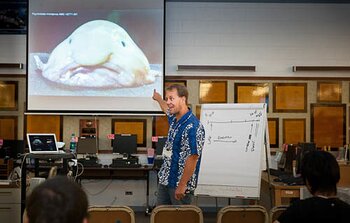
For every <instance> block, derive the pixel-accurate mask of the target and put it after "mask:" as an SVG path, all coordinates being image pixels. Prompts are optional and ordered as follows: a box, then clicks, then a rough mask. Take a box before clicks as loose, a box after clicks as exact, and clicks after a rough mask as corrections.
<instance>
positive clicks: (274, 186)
mask: <svg viewBox="0 0 350 223" xmlns="http://www.w3.org/2000/svg"><path fill="white" fill-rule="evenodd" d="M275 178H276V177H274V176H270V179H271V190H272V191H271V192H272V206H278V205H282V204H285V205H289V200H290V199H291V198H300V188H302V187H304V186H289V185H286V184H284V183H282V182H274V181H273V179H275ZM269 197H270V192H269V182H268V176H267V173H266V172H262V174H261V196H260V198H261V201H262V202H263V203H264V204H265V205H266V206H267V207H270V204H271V202H266V200H268V201H270V198H269ZM266 198H267V199H266ZM286 201H287V202H286ZM265 205H264V206H265ZM270 208H271V207H270Z"/></svg>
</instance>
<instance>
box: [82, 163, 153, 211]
mask: <svg viewBox="0 0 350 223" xmlns="http://www.w3.org/2000/svg"><path fill="white" fill-rule="evenodd" d="M153 170H154V169H153V167H150V166H146V167H139V168H113V167H107V168H102V167H84V172H83V173H82V175H80V176H79V177H78V179H79V180H82V179H135V180H146V185H147V187H146V205H147V208H148V207H149V172H150V171H153Z"/></svg>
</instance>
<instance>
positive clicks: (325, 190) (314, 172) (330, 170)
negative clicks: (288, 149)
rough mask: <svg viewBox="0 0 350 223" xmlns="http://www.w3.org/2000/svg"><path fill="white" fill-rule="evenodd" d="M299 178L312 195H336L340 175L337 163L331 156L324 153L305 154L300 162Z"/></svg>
mask: <svg viewBox="0 0 350 223" xmlns="http://www.w3.org/2000/svg"><path fill="white" fill-rule="evenodd" d="M301 176H302V177H303V180H304V182H305V184H306V185H307V187H308V189H309V191H310V193H311V194H312V195H318V194H322V195H328V196H330V195H333V196H335V195H336V194H337V183H338V182H339V179H340V173H339V165H338V162H337V161H336V159H335V157H334V156H333V155H332V154H330V153H328V152H324V151H312V152H309V153H307V154H306V155H305V156H304V158H303V160H302V164H301Z"/></svg>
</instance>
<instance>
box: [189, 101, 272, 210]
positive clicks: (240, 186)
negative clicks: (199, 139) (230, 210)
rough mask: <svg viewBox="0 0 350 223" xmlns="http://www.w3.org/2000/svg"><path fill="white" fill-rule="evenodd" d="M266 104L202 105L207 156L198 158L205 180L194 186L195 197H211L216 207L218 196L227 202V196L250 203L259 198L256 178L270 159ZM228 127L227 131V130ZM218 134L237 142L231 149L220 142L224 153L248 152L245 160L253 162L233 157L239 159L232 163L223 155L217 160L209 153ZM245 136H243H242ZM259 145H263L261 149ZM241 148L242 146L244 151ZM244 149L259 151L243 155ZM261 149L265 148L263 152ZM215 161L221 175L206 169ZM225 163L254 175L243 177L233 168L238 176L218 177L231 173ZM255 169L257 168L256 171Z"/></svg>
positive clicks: (241, 153)
mask: <svg viewBox="0 0 350 223" xmlns="http://www.w3.org/2000/svg"><path fill="white" fill-rule="evenodd" d="M266 106H267V105H266V104H260V105H257V104H232V105H220V104H219V105H215V106H214V105H205V107H203V109H202V114H201V117H204V119H203V120H202V122H203V123H204V126H205V128H206V129H207V130H208V132H206V137H207V138H206V140H207V141H206V143H208V144H206V145H207V146H208V147H207V148H208V149H209V150H207V151H208V152H207V153H206V154H207V155H208V156H206V157H205V158H206V159H204V158H203V160H202V162H203V161H204V160H206V161H207V162H206V163H205V164H206V168H207V169H205V171H204V173H203V171H202V170H201V172H200V174H201V173H202V176H205V180H202V182H199V185H198V187H197V190H196V191H197V193H196V192H195V194H196V196H197V198H198V197H202V196H203V197H213V198H215V203H216V207H217V206H218V198H219V197H220V198H221V197H223V198H228V205H230V204H231V198H238V199H247V200H252V202H251V203H249V204H253V203H254V204H257V202H258V201H259V200H260V197H261V196H260V194H259V192H260V183H259V184H258V183H257V182H259V181H260V180H261V172H262V170H265V169H266V168H267V171H268V172H269V166H270V165H269V160H270V159H269V156H270V154H269V153H270V152H269V135H268V134H269V133H268V126H267V124H268V123H267V114H266ZM231 111H232V112H231ZM218 114H220V115H218ZM231 117H235V118H231ZM257 121H259V123H258V124H255V123H257ZM236 123H239V124H236ZM237 125H241V126H242V127H243V128H244V129H245V130H244V133H242V131H241V130H240V129H239V128H237V127H235V126H237ZM259 125H260V129H258V128H259ZM218 126H225V127H226V128H218ZM213 129H214V130H213ZM228 129H229V130H230V131H227V130H228ZM254 130H255V131H254ZM207 133H208V136H207ZM241 133H242V134H241ZM220 136H226V137H227V138H229V139H232V141H229V142H233V143H238V144H236V146H235V150H232V149H231V146H227V144H225V145H224V146H225V147H224V148H225V151H227V152H228V154H230V155H231V156H226V157H236V158H237V157H240V156H241V155H242V157H245V158H248V157H249V156H250V157H253V159H250V158H248V160H251V161H253V162H252V164H253V165H247V163H241V160H239V159H238V160H237V161H238V163H241V165H240V166H237V165H236V163H232V162H230V161H229V162H227V161H228V160H227V158H226V159H224V160H225V161H226V162H220V161H219V160H218V158H217V157H218V156H214V155H215V154H213V153H214V152H213V151H214V149H215V147H214V146H217V145H215V139H220V138H219V137H220ZM242 136H243V137H242ZM245 136H246V137H247V138H245ZM247 139H248V140H247ZM246 140H247V141H246ZM218 141H219V142H222V141H220V140H217V142H218ZM221 145H222V144H221ZM221 145H219V146H217V147H216V148H220V149H221V152H222V149H223V148H222V147H220V146H221ZM237 145H238V146H237ZM252 145H253V146H252ZM263 147H265V150H264V148H263ZM242 148H244V149H245V151H244V150H243V149H242ZM248 148H249V150H248ZM257 148H259V149H257ZM241 149H242V150H241ZM247 150H248V151H249V152H254V151H255V150H256V152H257V151H259V155H258V154H256V155H254V153H251V155H248V156H247V155H246V154H247ZM204 152H206V151H204ZM263 152H265V156H264V154H263ZM232 154H235V155H236V156H232ZM237 155H238V156H237ZM207 157H210V158H207ZM244 160H245V159H244ZM222 164H224V165H222ZM265 164H266V165H265ZM216 165H218V167H219V168H217V169H216V171H222V172H220V174H221V175H215V173H214V174H213V171H208V170H213V167H216ZM229 167H231V168H233V167H238V168H241V167H246V169H242V171H245V170H248V172H249V173H250V174H251V175H249V176H254V177H253V178H249V179H250V180H251V181H247V180H246V179H247V177H246V176H245V175H244V174H242V172H240V173H238V172H237V171H236V172H234V175H233V176H238V177H242V178H231V179H236V180H231V181H230V180H225V179H229V178H223V177H222V176H223V175H225V174H226V177H232V175H231V174H230V173H229V171H228V170H229V169H228V168H229ZM258 169H259V170H258ZM256 171H259V172H256ZM222 173H224V174H222ZM237 173H238V174H237ZM204 174H205V175H204ZM218 176H219V177H218ZM199 179H201V178H199ZM202 179H203V178H202ZM237 179H242V181H237ZM199 181H200V180H199ZM216 182H218V183H216ZM228 182H235V183H232V184H230V183H228ZM251 182H254V183H251ZM225 183H227V184H225ZM269 184H270V186H269V187H271V181H270V179H269ZM227 195H229V196H227ZM270 197H272V195H271V191H270ZM253 200H254V201H253ZM197 202H198V200H197Z"/></svg>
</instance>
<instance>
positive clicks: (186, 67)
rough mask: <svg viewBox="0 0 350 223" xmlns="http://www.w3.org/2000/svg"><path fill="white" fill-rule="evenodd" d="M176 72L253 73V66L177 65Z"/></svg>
mask: <svg viewBox="0 0 350 223" xmlns="http://www.w3.org/2000/svg"><path fill="white" fill-rule="evenodd" d="M177 70H178V71H202V70H204V71H255V66H221V65H220V66H219V65H177Z"/></svg>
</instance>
